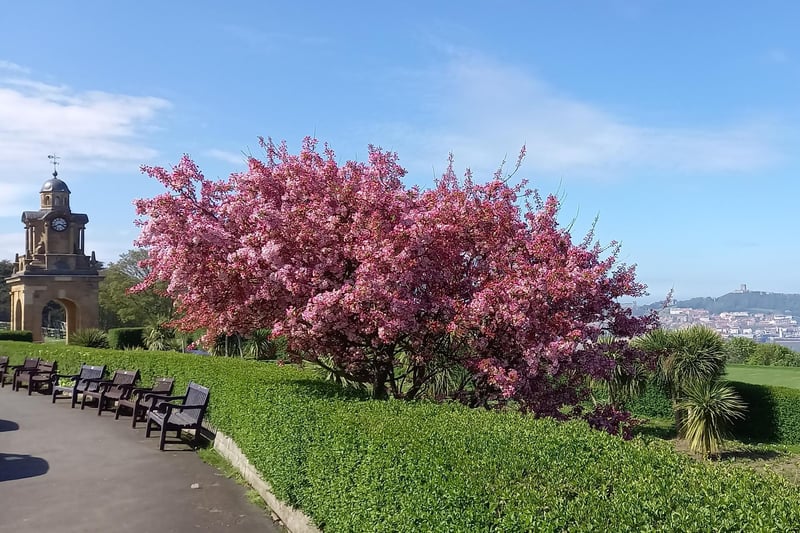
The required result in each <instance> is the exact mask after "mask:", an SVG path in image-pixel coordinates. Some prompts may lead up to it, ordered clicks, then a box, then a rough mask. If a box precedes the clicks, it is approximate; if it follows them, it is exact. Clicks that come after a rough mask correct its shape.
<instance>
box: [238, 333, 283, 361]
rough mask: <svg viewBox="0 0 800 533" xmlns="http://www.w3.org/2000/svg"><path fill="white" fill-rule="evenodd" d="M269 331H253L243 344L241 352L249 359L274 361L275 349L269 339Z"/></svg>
mask: <svg viewBox="0 0 800 533" xmlns="http://www.w3.org/2000/svg"><path fill="white" fill-rule="evenodd" d="M270 334H271V332H270V330H268V329H257V330H255V331H253V332H252V333H251V334H250V335H249V336H248V337H247V340H246V341H245V343H244V346H243V348H242V351H243V352H244V356H245V357H248V358H250V359H259V360H262V359H275V357H276V356H277V349H276V346H275V344H274V343H273V342H272V339H271V338H270Z"/></svg>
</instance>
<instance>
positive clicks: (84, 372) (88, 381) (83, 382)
mask: <svg viewBox="0 0 800 533" xmlns="http://www.w3.org/2000/svg"><path fill="white" fill-rule="evenodd" d="M105 373H106V365H101V366H95V365H81V371H80V372H79V373H77V374H71V375H70V374H56V375H55V377H54V378H53V403H56V399H57V398H59V397H64V396H66V397H68V398H71V399H72V407H73V408H74V407H75V404H76V403H77V401H78V394H80V393H84V392H87V391H97V390H98V388H99V385H98V382H99V381H101V380H102V379H103V374H105ZM60 378H66V379H71V380H72V381H73V383H72V385H59V384H58V380H59V379H60Z"/></svg>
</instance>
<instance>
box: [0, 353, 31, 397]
mask: <svg viewBox="0 0 800 533" xmlns="http://www.w3.org/2000/svg"><path fill="white" fill-rule="evenodd" d="M38 366H39V358H38V357H26V358H25V362H24V363H22V364H21V365H8V366H7V368H6V371H5V373H4V374H3V379H2V381H0V387H5V386H6V383H11V390H16V385H14V382H15V381H16V379H17V374H19V373H20V372H32V371H34V370H36V368H37V367H38ZM8 378H11V379H8Z"/></svg>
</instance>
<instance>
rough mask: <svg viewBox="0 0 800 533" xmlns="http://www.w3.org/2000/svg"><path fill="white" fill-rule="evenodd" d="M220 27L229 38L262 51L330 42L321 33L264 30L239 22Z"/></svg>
mask: <svg viewBox="0 0 800 533" xmlns="http://www.w3.org/2000/svg"><path fill="white" fill-rule="evenodd" d="M220 29H221V30H222V33H224V34H226V35H228V36H229V37H230V38H232V39H235V40H236V41H238V42H240V43H242V44H245V45H247V46H249V47H251V48H259V49H260V50H262V51H271V50H274V49H277V48H279V47H281V46H297V45H300V46H318V45H324V44H328V43H329V42H330V41H329V39H327V38H326V37H324V36H321V35H314V34H308V35H300V34H296V33H283V32H274V31H264V30H262V29H259V28H257V27H253V26H243V25H241V24H223V25H222V26H220Z"/></svg>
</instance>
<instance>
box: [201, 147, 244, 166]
mask: <svg viewBox="0 0 800 533" xmlns="http://www.w3.org/2000/svg"><path fill="white" fill-rule="evenodd" d="M205 155H207V156H208V157H213V158H214V159H219V160H220V161H225V162H226V163H230V164H232V165H239V166H244V165H245V164H246V163H247V156H246V155H245V154H244V152H230V151H228V150H218V149H216V148H214V149H211V150H207V151H206V152H205Z"/></svg>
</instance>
